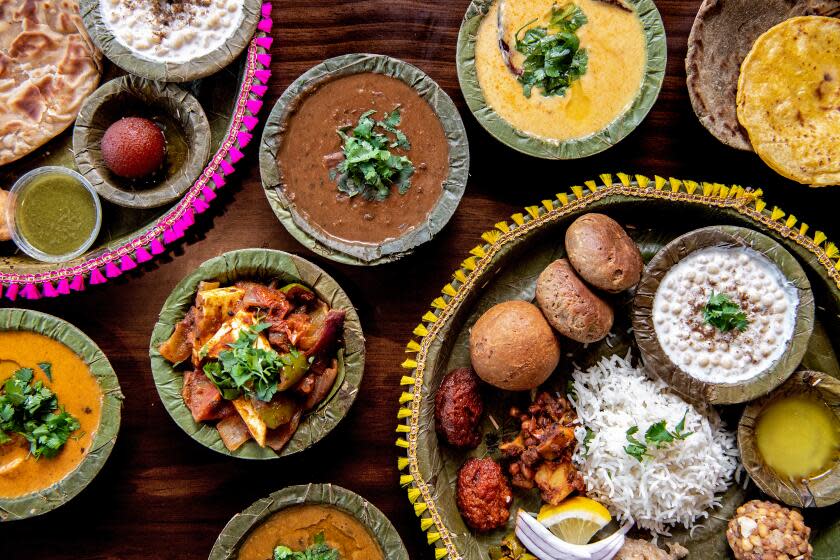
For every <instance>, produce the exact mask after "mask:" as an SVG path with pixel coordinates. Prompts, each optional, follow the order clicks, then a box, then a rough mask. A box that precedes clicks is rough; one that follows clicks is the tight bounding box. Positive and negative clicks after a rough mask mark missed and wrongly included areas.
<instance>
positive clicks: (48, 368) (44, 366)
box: [38, 362, 52, 383]
mask: <svg viewBox="0 0 840 560" xmlns="http://www.w3.org/2000/svg"><path fill="white" fill-rule="evenodd" d="M38 367H39V368H41V371H43V372H44V375H46V376H47V379H49V380H50V383H52V364H51V363H49V362H41V363H39V364H38Z"/></svg>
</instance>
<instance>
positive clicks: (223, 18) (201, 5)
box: [100, 0, 244, 63]
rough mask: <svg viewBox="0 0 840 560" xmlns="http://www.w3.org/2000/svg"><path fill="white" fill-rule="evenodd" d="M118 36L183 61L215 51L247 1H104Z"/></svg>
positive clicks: (138, 48) (160, 57) (147, 52)
mask: <svg viewBox="0 0 840 560" xmlns="http://www.w3.org/2000/svg"><path fill="white" fill-rule="evenodd" d="M100 8H101V10H102V19H103V20H104V21H105V23H106V25H108V28H109V29H110V30H111V32H112V33H113V34H114V37H116V39H117V41H119V42H120V43H121V44H122V45H123V46H125V47H126V48H128V49H129V50H132V51H134V52H135V53H137V54H139V55H140V56H142V57H144V58H147V59H149V60H153V61H158V62H174V63H183V62H188V61H190V60H194V59H196V58H199V57H201V56H204V55H206V54H208V53H210V52H213V51H214V50H216V49H217V48H219V47H221V46H222V45H223V44H224V43H225V41H227V39H228V38H229V37H230V36H231V35H232V34H233V32H234V31H235V30H236V29H237V28H238V27H239V25H240V24H241V23H242V19H243V15H244V14H243V0H101V3H100Z"/></svg>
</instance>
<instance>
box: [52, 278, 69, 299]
mask: <svg viewBox="0 0 840 560" xmlns="http://www.w3.org/2000/svg"><path fill="white" fill-rule="evenodd" d="M55 291H56V292H58V293H59V294H61V295H63V296H66V295H67V294H69V293H70V282H68V281H67V278H62V279H61V280H60V281H59V282H58V286H56V288H55Z"/></svg>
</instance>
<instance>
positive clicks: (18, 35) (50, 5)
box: [0, 0, 101, 165]
mask: <svg viewBox="0 0 840 560" xmlns="http://www.w3.org/2000/svg"><path fill="white" fill-rule="evenodd" d="M100 61H101V55H100V53H99V52H98V51H97V50H96V48H94V46H93V44H92V43H91V41H90V38H89V37H88V36H87V33H86V32H85V30H84V26H83V25H82V20H81V18H80V17H79V5H78V3H77V2H76V1H75V0H0V165H3V164H6V163H9V162H11V161H14V160H16V159H19V158H21V157H23V156H25V155H26V154H28V153H30V152H31V151H33V150H35V149H36V148H38V147H39V146H41V145H43V144H44V143H46V142H47V141H49V140H50V139H52V138H54V137H55V136H57V135H58V134H60V133H61V132H62V131H63V130H64V129H66V128H67V127H68V126H70V125H71V124H72V123H73V121H74V120H75V119H76V115H77V114H78V112H79V109H80V108H81V106H82V103H83V102H84V100H85V99H86V98H87V97H88V95H90V93H91V92H92V91H93V90H94V89H96V86H97V84H98V83H99V76H100V69H101V62H100Z"/></svg>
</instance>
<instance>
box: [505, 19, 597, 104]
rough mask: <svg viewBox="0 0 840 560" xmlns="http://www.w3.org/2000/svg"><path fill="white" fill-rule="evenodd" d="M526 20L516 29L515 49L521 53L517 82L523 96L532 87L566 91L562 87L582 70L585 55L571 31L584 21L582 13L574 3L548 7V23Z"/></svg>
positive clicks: (548, 92)
mask: <svg viewBox="0 0 840 560" xmlns="http://www.w3.org/2000/svg"><path fill="white" fill-rule="evenodd" d="M534 21H536V20H533V21H530V22H528V23H526V24H525V25H524V26H523V27H522V28H520V29H519V31H517V32H516V35H515V38H516V45H515V46H516V50H517V51H519V52H520V53H522V55H524V56H525V63H524V65H523V68H522V73H521V74H520V75H519V78H518V79H519V82H520V83H521V84H522V91H523V92H524V93H525V97H531V90H532V89H533V88H535V87H537V88H540V89H541V90H542V95H543V96H545V97H549V96H552V95H559V96H563V95H566V90H567V89H568V88H569V86H570V85H571V84H572V82H574V81H575V80H577V79H579V78H580V77H581V76H583V75H584V74H585V73H586V67H587V65H588V63H589V56H588V54H587V52H586V49H582V48H580V39H579V38H578V36H577V35H576V34H575V31H577V30H578V29H579V28H580V27H581V26H582V25H584V24H585V23H586V22H587V19H586V14H584V13H583V10H581V9H580V8H579V7H577V6H576V5H575V4H566V5H565V6H563V7H558V6H557V5H556V4H555V5H554V6H553V7H552V8H551V18H550V20H549V26H548V27H547V28H546V27H532V28H530V29H528V30H527V31H525V33H524V34H523V33H522V31H523V30H524V29H525V28H526V27H528V26H529V25H531V24H532V23H534Z"/></svg>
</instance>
